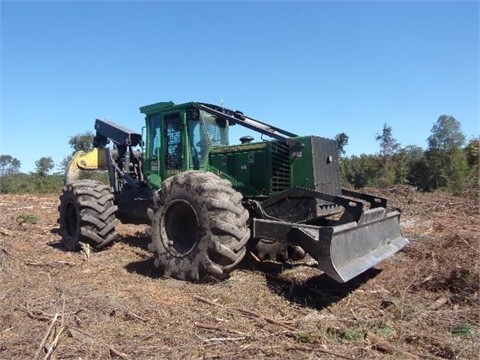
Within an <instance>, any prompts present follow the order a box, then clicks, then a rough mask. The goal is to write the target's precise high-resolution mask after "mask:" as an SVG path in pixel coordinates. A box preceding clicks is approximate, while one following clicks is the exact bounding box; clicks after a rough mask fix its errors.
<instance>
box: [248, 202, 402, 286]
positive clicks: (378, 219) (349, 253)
mask: <svg viewBox="0 0 480 360" xmlns="http://www.w3.org/2000/svg"><path fill="white" fill-rule="evenodd" d="M253 234H254V237H258V238H267V239H272V240H277V241H285V242H288V243H295V244H298V245H300V246H301V247H302V248H303V249H304V250H305V251H306V252H308V253H309V254H310V255H311V256H312V257H314V258H315V259H316V260H317V261H318V267H319V268H320V269H321V270H322V271H323V272H325V273H326V274H327V275H328V276H330V277H331V278H333V279H334V280H336V281H338V282H347V281H349V280H350V279H353V278H354V277H356V276H357V275H360V274H361V273H363V272H364V271H366V270H368V269H370V268H371V267H373V266H375V265H376V264H378V263H379V262H381V261H382V260H384V259H386V258H388V257H390V256H392V255H393V254H395V253H396V252H397V251H399V250H400V249H402V248H403V247H404V246H405V245H407V244H408V240H407V239H406V238H405V237H403V236H402V234H401V232H400V213H399V212H398V211H392V212H389V213H386V211H385V209H384V208H376V209H369V210H365V211H364V212H363V213H362V216H361V218H360V219H359V221H358V222H349V223H346V224H343V225H338V226H312V225H302V224H288V223H281V222H276V221H271V220H263V219H255V220H254V226H253Z"/></svg>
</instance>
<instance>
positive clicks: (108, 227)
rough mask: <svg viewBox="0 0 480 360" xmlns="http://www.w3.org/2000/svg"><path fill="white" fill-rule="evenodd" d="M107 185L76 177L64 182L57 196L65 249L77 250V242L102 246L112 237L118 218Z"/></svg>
mask: <svg viewBox="0 0 480 360" xmlns="http://www.w3.org/2000/svg"><path fill="white" fill-rule="evenodd" d="M117 209H118V207H117V206H116V205H114V203H113V194H112V192H111V190H110V187H109V186H107V185H105V184H104V183H102V182H100V181H95V180H79V181H74V182H72V183H69V184H67V185H66V186H65V187H64V188H63V193H62V195H61V196H60V206H59V207H58V211H59V213H60V218H59V220H58V222H59V225H60V234H61V235H62V242H63V244H64V246H65V248H66V249H67V250H70V251H76V250H78V249H79V247H80V242H84V243H88V244H89V245H90V246H92V247H93V248H94V249H97V250H99V249H101V248H103V247H105V246H106V245H108V244H109V243H111V242H112V241H113V240H115V238H116V236H117V233H116V231H115V226H116V225H117V224H118V220H117V219H116V218H115V212H116V211H117Z"/></svg>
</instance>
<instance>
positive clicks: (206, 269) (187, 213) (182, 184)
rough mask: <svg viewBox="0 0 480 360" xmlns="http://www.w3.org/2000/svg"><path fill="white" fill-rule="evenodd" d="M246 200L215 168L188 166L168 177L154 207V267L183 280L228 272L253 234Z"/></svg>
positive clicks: (151, 215)
mask: <svg viewBox="0 0 480 360" xmlns="http://www.w3.org/2000/svg"><path fill="white" fill-rule="evenodd" d="M241 200H242V195H241V194H240V193H239V192H237V191H236V190H234V189H233V188H232V186H231V184H230V182H228V181H227V180H223V179H221V178H220V177H218V176H217V175H215V174H213V173H208V172H201V171H186V172H183V173H180V174H178V175H175V176H173V177H171V178H169V179H167V180H165V181H164V182H163V184H162V189H160V190H158V191H157V192H156V193H155V195H154V207H153V209H150V210H149V217H150V220H151V226H150V228H149V234H150V236H151V238H152V243H151V245H150V250H152V251H153V252H154V253H155V266H157V267H159V268H161V269H163V271H164V275H165V276H167V277H173V278H177V279H181V280H189V281H199V280H203V279H204V278H206V277H208V276H211V277H215V278H218V279H223V278H225V277H227V276H228V274H229V272H230V271H231V270H232V269H233V268H234V267H235V266H236V265H237V264H238V263H239V262H240V261H241V260H242V259H243V257H244V256H245V252H246V243H247V241H248V240H249V239H250V229H249V228H248V226H247V221H248V217H249V214H248V211H247V210H246V209H245V208H244V207H243V205H242V202H241Z"/></svg>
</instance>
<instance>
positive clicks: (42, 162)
mask: <svg viewBox="0 0 480 360" xmlns="http://www.w3.org/2000/svg"><path fill="white" fill-rule="evenodd" d="M54 167H55V163H54V162H53V159H52V158H51V157H46V156H44V157H41V158H40V159H38V160H37V161H35V173H36V174H37V175H39V176H42V177H45V176H47V175H48V173H49V172H50V171H52V169H53V168H54Z"/></svg>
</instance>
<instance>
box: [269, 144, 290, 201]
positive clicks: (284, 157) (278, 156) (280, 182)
mask: <svg viewBox="0 0 480 360" xmlns="http://www.w3.org/2000/svg"><path fill="white" fill-rule="evenodd" d="M270 153H271V156H272V192H274V193H275V192H280V191H283V190H285V189H288V188H289V187H290V151H289V148H288V147H287V146H286V145H285V144H282V143H279V142H272V143H271V148H270Z"/></svg>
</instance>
